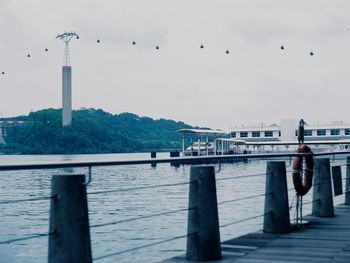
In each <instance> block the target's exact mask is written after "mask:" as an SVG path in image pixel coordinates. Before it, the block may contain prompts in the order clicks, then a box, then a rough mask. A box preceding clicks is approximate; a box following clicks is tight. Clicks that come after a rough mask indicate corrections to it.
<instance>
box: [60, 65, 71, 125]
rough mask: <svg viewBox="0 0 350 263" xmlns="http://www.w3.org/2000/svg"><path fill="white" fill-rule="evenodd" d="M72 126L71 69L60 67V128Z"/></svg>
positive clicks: (69, 67)
mask: <svg viewBox="0 0 350 263" xmlns="http://www.w3.org/2000/svg"><path fill="white" fill-rule="evenodd" d="M71 124H72V67H71V66H63V67H62V126H70V125H71Z"/></svg>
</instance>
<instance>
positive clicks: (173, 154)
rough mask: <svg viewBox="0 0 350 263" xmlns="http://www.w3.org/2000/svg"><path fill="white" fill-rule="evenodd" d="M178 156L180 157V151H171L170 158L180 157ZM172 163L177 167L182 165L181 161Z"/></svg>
mask: <svg viewBox="0 0 350 263" xmlns="http://www.w3.org/2000/svg"><path fill="white" fill-rule="evenodd" d="M178 157H180V152H179V151H174V152H170V158H178ZM170 165H171V166H175V167H180V164H179V162H171V163H170Z"/></svg>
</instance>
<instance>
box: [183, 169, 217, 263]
mask: <svg viewBox="0 0 350 263" xmlns="http://www.w3.org/2000/svg"><path fill="white" fill-rule="evenodd" d="M190 182H191V184H190V194H189V211H188V222H187V234H188V237H187V249H186V259H188V260H198V261H206V260H217V259H220V258H221V257H222V256H221V245H220V231H219V216H218V205H217V197H216V182H215V172H214V166H192V167H191V176H190Z"/></svg>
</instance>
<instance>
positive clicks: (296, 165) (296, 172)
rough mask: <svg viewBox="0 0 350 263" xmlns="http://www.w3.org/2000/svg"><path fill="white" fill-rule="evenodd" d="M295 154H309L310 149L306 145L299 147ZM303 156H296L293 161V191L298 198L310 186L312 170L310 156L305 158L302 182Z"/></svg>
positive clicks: (311, 157)
mask: <svg viewBox="0 0 350 263" xmlns="http://www.w3.org/2000/svg"><path fill="white" fill-rule="evenodd" d="M297 153H311V154H312V151H311V149H310V148H309V147H308V146H307V145H305V144H304V145H300V146H299V147H298V149H297ZM303 158H304V157H303V156H296V157H294V159H293V184H294V188H295V191H296V192H297V194H298V195H299V196H304V195H305V194H307V192H308V191H309V190H310V188H311V186H312V176H313V169H314V159H313V156H312V155H308V156H305V164H306V167H305V169H304V171H305V172H304V180H302V177H301V171H302V168H303Z"/></svg>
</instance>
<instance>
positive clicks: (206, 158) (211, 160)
mask: <svg viewBox="0 0 350 263" xmlns="http://www.w3.org/2000/svg"><path fill="white" fill-rule="evenodd" d="M348 154H350V152H331V153H317V154H314V156H315V157H322V156H333V158H334V156H337V155H348ZM305 155H307V154H296V153H285V154H281V153H278V154H249V155H246V154H244V155H227V156H225V155H224V156H223V155H220V156H199V157H179V158H164V159H145V160H126V161H102V162H68V163H67V162H60V163H49V164H46V163H44V164H18V165H0V171H13V170H37V169H40V170H41V169H60V168H78V167H80V168H86V167H87V168H89V172H88V173H89V177H90V178H89V180H88V181H91V173H92V170H91V169H92V167H100V166H125V165H145V164H155V163H156V164H162V163H174V162H177V163H181V164H188V163H191V162H195V163H196V162H198V161H200V162H204V163H220V162H223V161H235V160H242V158H243V159H244V160H257V159H264V160H268V159H276V158H284V159H287V160H288V159H290V160H291V158H292V157H294V156H305ZM290 162H291V161H290ZM348 165H349V164H348V163H345V164H342V166H348ZM288 172H290V171H288ZM265 175H266V173H258V174H250V175H240V176H230V177H217V178H216V181H224V180H235V179H245V178H252V177H257V176H265ZM347 179H348V177H346V178H344V179H343V180H347ZM193 183H195V182H194V181H188V182H177V183H167V184H159V185H151V186H139V187H130V188H116V189H111V190H101V191H94V192H88V193H87V194H88V195H99V194H106V193H114V192H125V191H128V192H129V191H137V190H144V189H155V188H164V187H176V186H186V185H191V184H193ZM85 185H86V184H85ZM293 190H294V188H289V189H288V191H293ZM345 193H347V191H345ZM271 194H272V192H268V193H259V194H255V195H249V196H244V197H240V198H234V199H231V200H223V201H221V202H218V203H217V205H220V206H221V205H224V204H228V203H235V202H239V201H244V200H249V199H254V198H258V197H266V196H268V195H271ZM55 197H56V196H42V197H33V198H27V199H25V198H24V199H14V200H4V201H0V205H6V204H15V203H22V202H36V201H46V200H52V199H53V198H55ZM315 202H319V199H316V200H313V201H311V202H305V203H304V204H312V203H315ZM195 209H196V207H189V208H179V209H176V210H169V211H163V212H159V213H153V214H146V215H143V216H138V217H131V218H128V219H122V220H116V221H110V222H105V223H100V224H93V225H90V228H99V227H104V226H110V225H118V224H122V223H127V222H131V221H137V220H143V219H148V218H153V217H160V216H164V215H171V214H176V213H181V212H189V211H191V210H195ZM270 214H271V212H265V213H263V214H259V215H255V216H250V217H248V218H244V219H239V220H236V221H234V222H230V223H226V224H222V225H220V226H219V227H220V228H224V227H227V226H231V225H235V224H239V223H242V222H246V221H249V220H253V219H257V218H262V217H265V216H268V215H270ZM56 234H57V233H55V232H48V233H36V234H31V235H27V236H25V237H19V238H14V239H8V240H4V241H2V240H0V245H5V244H11V243H14V242H19V241H24V240H29V239H35V238H42V237H46V236H48V237H50V236H54V235H56ZM195 234H196V233H195V232H194V233H188V234H186V235H181V236H176V237H172V238H167V239H164V240H160V241H157V242H153V243H150V244H146V245H141V246H137V247H134V248H130V249H125V250H121V251H118V252H114V253H110V254H107V255H103V256H99V257H95V258H94V260H95V261H97V260H101V259H104V258H107V257H112V256H117V255H120V254H124V253H128V252H132V251H135V250H140V249H143V248H147V247H151V246H156V245H159V244H163V243H167V242H171V241H174V240H177V239H181V238H188V237H190V236H192V235H195Z"/></svg>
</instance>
